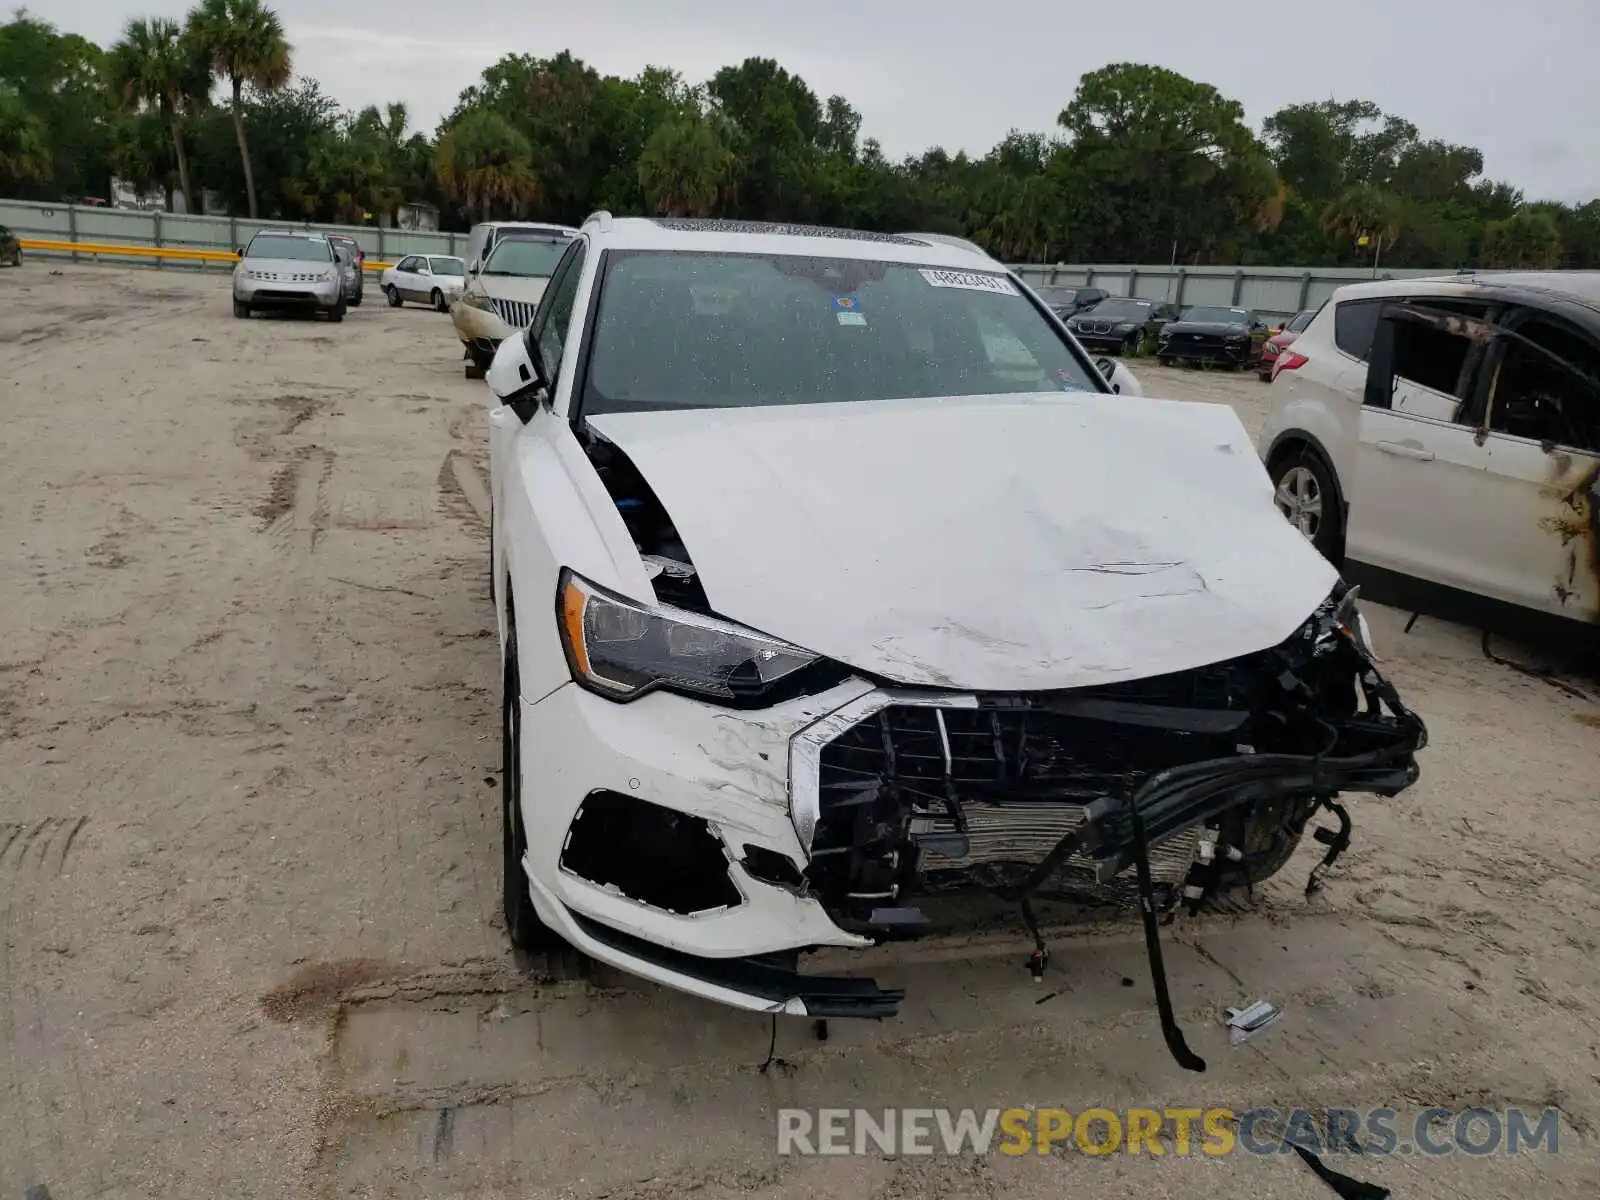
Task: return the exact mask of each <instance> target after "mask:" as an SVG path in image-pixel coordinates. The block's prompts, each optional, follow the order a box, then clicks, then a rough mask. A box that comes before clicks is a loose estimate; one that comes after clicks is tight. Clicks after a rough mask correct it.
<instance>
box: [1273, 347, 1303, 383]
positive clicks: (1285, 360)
mask: <svg viewBox="0 0 1600 1200" xmlns="http://www.w3.org/2000/svg"><path fill="white" fill-rule="evenodd" d="M1310 361H1311V360H1310V359H1309V358H1307V357H1306V356H1305V355H1304V354H1296V353H1295V352H1294V351H1293V350H1285V351H1284V352H1283V353H1282V354H1280V355H1278V357H1277V358H1276V359H1275V360H1274V361H1273V364H1272V377H1273V378H1274V379H1276V378H1277V377H1278V376H1279V375H1281V374H1282V373H1283V372H1284V371H1297V370H1299V369H1300V368H1301V367H1303V366H1305V365H1306V364H1307V363H1308V362H1310Z"/></svg>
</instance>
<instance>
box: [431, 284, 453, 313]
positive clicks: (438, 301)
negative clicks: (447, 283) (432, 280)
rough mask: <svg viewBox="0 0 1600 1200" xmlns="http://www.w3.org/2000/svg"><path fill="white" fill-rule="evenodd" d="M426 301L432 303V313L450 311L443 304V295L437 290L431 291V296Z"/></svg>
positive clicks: (446, 305) (447, 306)
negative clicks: (428, 300)
mask: <svg viewBox="0 0 1600 1200" xmlns="http://www.w3.org/2000/svg"><path fill="white" fill-rule="evenodd" d="M428 299H430V300H432V301H433V311H434V312H449V311H450V306H449V305H448V304H446V303H445V302H444V293H443V292H441V291H440V290H439V289H438V288H434V289H433V294H432V295H431V296H429V297H428Z"/></svg>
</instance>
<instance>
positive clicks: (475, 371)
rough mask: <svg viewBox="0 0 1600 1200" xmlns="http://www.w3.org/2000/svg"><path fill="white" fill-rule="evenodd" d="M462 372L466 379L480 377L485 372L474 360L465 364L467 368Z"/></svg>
mask: <svg viewBox="0 0 1600 1200" xmlns="http://www.w3.org/2000/svg"><path fill="white" fill-rule="evenodd" d="M464 374H465V375H466V377H467V378H468V379H482V378H483V377H484V375H486V374H487V372H486V371H485V370H484V369H483V368H482V367H480V366H479V365H478V364H477V362H476V361H473V362H469V363H468V364H467V369H466V371H465V372H464Z"/></svg>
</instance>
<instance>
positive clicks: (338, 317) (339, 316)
mask: <svg viewBox="0 0 1600 1200" xmlns="http://www.w3.org/2000/svg"><path fill="white" fill-rule="evenodd" d="M328 320H330V321H332V322H333V323H334V324H336V325H337V324H338V323H339V322H340V321H342V320H344V301H342V300H341V301H340V302H339V303H338V304H335V305H334V306H333V307H332V308H330V309H329V310H328Z"/></svg>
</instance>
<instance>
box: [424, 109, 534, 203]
mask: <svg viewBox="0 0 1600 1200" xmlns="http://www.w3.org/2000/svg"><path fill="white" fill-rule="evenodd" d="M532 159H533V150H532V148H531V147H530V146H529V145H528V139H527V138H525V137H523V136H522V134H520V133H518V132H517V130H516V128H515V127H514V126H513V125H512V124H511V123H510V122H509V121H507V120H506V119H505V118H504V117H502V116H501V115H500V114H499V113H497V112H494V111H493V110H491V109H486V108H475V109H470V110H468V111H467V112H466V113H464V114H463V115H462V116H461V117H460V118H459V119H458V120H457V121H456V122H455V123H454V124H453V125H451V126H450V128H449V129H447V130H445V132H444V133H443V135H441V136H440V138H439V145H438V148H437V149H436V150H435V151H434V156H433V174H434V178H436V179H437V180H438V181H439V186H440V188H441V189H443V191H444V194H445V195H446V196H447V197H448V198H449V199H450V200H451V201H453V202H454V203H456V204H457V205H459V206H460V207H461V208H463V209H465V210H466V212H467V214H468V215H469V216H472V217H475V218H482V217H487V216H490V215H492V214H494V213H497V212H500V213H503V212H509V213H511V214H512V215H514V216H520V215H521V214H522V213H523V212H524V211H525V210H526V209H527V207H528V206H529V205H531V204H532V203H533V202H534V201H535V200H536V199H538V197H539V180H538V179H537V178H536V177H535V176H534V173H533V167H532V166H531V162H532Z"/></svg>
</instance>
